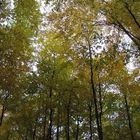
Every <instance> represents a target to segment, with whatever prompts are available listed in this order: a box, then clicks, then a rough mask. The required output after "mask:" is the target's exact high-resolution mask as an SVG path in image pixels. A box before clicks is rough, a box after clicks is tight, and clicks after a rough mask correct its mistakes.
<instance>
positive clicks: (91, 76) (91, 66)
mask: <svg viewBox="0 0 140 140" xmlns="http://www.w3.org/2000/svg"><path fill="white" fill-rule="evenodd" d="M87 42H88V48H89V60H90V80H91V81H90V82H91V88H92V94H93V100H94V106H95V118H96V124H97V131H98V137H99V140H102V139H103V137H102V131H101V128H100V121H99V112H98V104H97V103H98V102H97V101H98V100H97V93H96V90H95V85H94V81H93V60H92V50H91V45H90V42H89V40H88V39H87Z"/></svg>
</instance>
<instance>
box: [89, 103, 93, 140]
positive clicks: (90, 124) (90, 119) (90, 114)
mask: <svg viewBox="0 0 140 140" xmlns="http://www.w3.org/2000/svg"><path fill="white" fill-rule="evenodd" d="M89 127H90V140H92V137H93V134H92V105H91V104H89Z"/></svg>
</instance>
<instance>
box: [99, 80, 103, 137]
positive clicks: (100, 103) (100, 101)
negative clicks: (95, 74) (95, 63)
mask: <svg viewBox="0 0 140 140" xmlns="http://www.w3.org/2000/svg"><path fill="white" fill-rule="evenodd" d="M101 92H102V89H101V83H100V82H99V105H100V113H99V120H100V131H101V132H100V133H101V135H102V139H103V128H102V114H103V107H102V93H101Z"/></svg>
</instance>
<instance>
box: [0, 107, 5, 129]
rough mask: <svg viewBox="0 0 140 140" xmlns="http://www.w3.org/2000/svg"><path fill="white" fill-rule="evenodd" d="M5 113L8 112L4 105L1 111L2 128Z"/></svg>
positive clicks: (0, 124)
mask: <svg viewBox="0 0 140 140" xmlns="http://www.w3.org/2000/svg"><path fill="white" fill-rule="evenodd" d="M5 111H6V107H5V106H4V105H3V106H2V111H1V117H0V126H2V122H3V118H4V113H5Z"/></svg>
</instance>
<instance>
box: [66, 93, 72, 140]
mask: <svg viewBox="0 0 140 140" xmlns="http://www.w3.org/2000/svg"><path fill="white" fill-rule="evenodd" d="M70 103H71V94H70V95H69V101H68V105H67V124H66V140H70Z"/></svg>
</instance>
